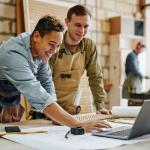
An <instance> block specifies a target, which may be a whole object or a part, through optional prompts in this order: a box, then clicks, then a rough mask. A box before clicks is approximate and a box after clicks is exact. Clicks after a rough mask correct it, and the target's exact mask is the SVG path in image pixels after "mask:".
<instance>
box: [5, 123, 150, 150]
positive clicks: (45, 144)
mask: <svg viewBox="0 0 150 150" xmlns="http://www.w3.org/2000/svg"><path fill="white" fill-rule="evenodd" d="M116 126H117V124H113V127H116ZM38 130H46V131H48V133H40V134H24V135H23V134H16V135H7V136H4V138H6V139H9V140H12V141H14V142H18V143H21V144H24V145H27V146H30V147H33V148H36V149H40V150H50V149H52V150H79V149H82V150H83V149H88V150H90V149H91V150H92V149H105V148H112V147H117V146H120V145H123V144H132V143H136V142H139V141H142V140H147V139H149V138H150V135H146V136H142V137H139V138H136V139H133V140H118V139H111V138H104V137H97V136H92V135H91V133H86V134H84V135H71V134H69V135H68V137H69V138H68V139H66V138H65V137H64V136H65V134H66V133H67V131H68V130H69V128H68V127H65V126H52V127H40V128H32V129H25V130H22V131H38Z"/></svg>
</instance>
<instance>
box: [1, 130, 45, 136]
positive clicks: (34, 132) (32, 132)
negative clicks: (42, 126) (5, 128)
mask: <svg viewBox="0 0 150 150" xmlns="http://www.w3.org/2000/svg"><path fill="white" fill-rule="evenodd" d="M36 133H47V131H43V130H41V131H29V132H10V133H0V136H5V135H11V134H36Z"/></svg>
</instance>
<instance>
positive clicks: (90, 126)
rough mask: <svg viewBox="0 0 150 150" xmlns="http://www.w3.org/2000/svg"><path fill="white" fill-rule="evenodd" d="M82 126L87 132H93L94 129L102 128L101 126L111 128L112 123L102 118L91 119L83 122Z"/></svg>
mask: <svg viewBox="0 0 150 150" xmlns="http://www.w3.org/2000/svg"><path fill="white" fill-rule="evenodd" d="M81 127H82V128H84V130H85V132H91V131H92V130H100V128H111V125H110V124H108V123H107V122H106V121H102V120H90V121H84V122H82V123H81Z"/></svg>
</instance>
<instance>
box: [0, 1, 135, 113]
mask: <svg viewBox="0 0 150 150" xmlns="http://www.w3.org/2000/svg"><path fill="white" fill-rule="evenodd" d="M53 1H55V0H53ZM57 1H60V3H61V1H63V2H64V1H65V2H68V3H74V4H83V5H85V6H87V8H88V9H89V10H90V11H91V14H92V21H91V28H90V32H89V33H88V37H90V38H92V39H93V40H94V41H95V43H96V45H97V48H98V53H99V57H100V61H101V66H102V70H103V74H104V80H106V81H107V80H109V33H110V24H109V18H110V17H114V16H120V15H125V16H133V13H134V11H135V7H136V2H137V1H136V0H57ZM15 3H16V0H0V42H2V41H4V40H7V39H8V38H10V37H11V36H15V35H16V13H15V10H16V5H15ZM82 84H83V87H84V88H85V87H87V85H88V83H87V78H85V76H84V77H83V79H82ZM85 85H86V86H85ZM85 91H88V92H87V93H90V90H89V88H87V89H85ZM90 96H91V95H88V94H87V95H86V96H85V94H83V97H82V98H83V99H84V100H86V99H88V97H90ZM84 103H85V101H84V102H83V104H84ZM106 104H109V101H108V100H107V99H106ZM87 107H89V108H90V111H92V108H91V106H90V105H89V106H87ZM83 112H88V111H86V108H85V109H83Z"/></svg>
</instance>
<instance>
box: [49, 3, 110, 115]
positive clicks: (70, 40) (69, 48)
mask: <svg viewBox="0 0 150 150" xmlns="http://www.w3.org/2000/svg"><path fill="white" fill-rule="evenodd" d="M90 21H91V13H90V12H89V10H88V9H87V8H86V7H84V6H82V5H75V6H73V7H71V8H70V9H69V10H68V13H67V18H66V19H65V23H66V26H67V31H66V32H65V34H64V39H63V43H62V44H61V47H60V50H59V52H58V53H56V54H55V55H53V56H52V57H51V59H50V61H49V64H50V67H51V69H52V74H53V79H54V85H55V88H56V94H57V97H58V104H60V105H61V106H62V107H63V108H64V109H65V110H66V111H67V112H69V113H70V114H77V113H79V111H80V110H79V109H78V108H80V107H79V106H77V105H76V104H75V102H76V101H79V100H78V99H79V98H78V97H79V96H78V95H80V87H79V84H80V80H81V77H82V75H83V73H84V71H85V70H86V71H87V76H88V80H89V86H90V88H91V91H92V94H93V98H94V104H95V106H96V109H97V113H103V114H110V111H108V110H107V109H105V106H104V98H105V97H106V94H105V90H104V87H103V75H102V70H101V66H100V61H99V58H98V52H97V48H96V45H95V44H94V42H93V41H92V40H91V39H89V38H85V36H86V34H87V32H88V29H89V25H90ZM81 109H82V108H81Z"/></svg>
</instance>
